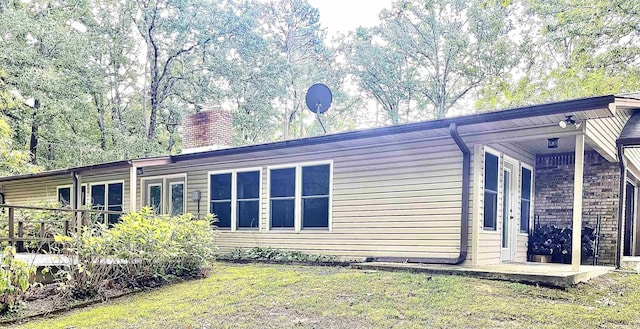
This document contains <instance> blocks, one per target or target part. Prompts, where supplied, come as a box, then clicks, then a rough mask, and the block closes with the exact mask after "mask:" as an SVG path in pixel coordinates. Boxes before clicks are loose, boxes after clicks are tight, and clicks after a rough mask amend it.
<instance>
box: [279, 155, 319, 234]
mask: <svg viewBox="0 0 640 329" xmlns="http://www.w3.org/2000/svg"><path fill="white" fill-rule="evenodd" d="M330 185H331V165H330V164H319V165H306V164H302V165H298V166H296V167H290V168H273V169H270V170H269V209H270V213H269V219H270V222H271V228H272V229H299V228H302V229H328V228H329V209H330V207H329V203H330V189H331V188H330ZM297 207H299V208H297Z"/></svg>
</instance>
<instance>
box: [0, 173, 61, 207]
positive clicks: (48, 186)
mask: <svg viewBox="0 0 640 329" xmlns="http://www.w3.org/2000/svg"><path fill="white" fill-rule="evenodd" d="M72 183H73V180H72V179H71V176H70V175H60V176H52V177H43V178H33V179H24V180H19V181H14V182H2V183H0V186H2V192H3V193H4V195H5V202H6V203H7V204H13V205H32V206H38V205H42V204H43V203H47V202H57V201H58V190H57V187H58V186H62V185H70V184H72Z"/></svg>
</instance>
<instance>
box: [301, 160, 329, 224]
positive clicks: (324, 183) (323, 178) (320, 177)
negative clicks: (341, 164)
mask: <svg viewBox="0 0 640 329" xmlns="http://www.w3.org/2000/svg"><path fill="white" fill-rule="evenodd" d="M329 178H330V167H329V165H319V166H309V167H302V227H303V228H328V227H329Z"/></svg>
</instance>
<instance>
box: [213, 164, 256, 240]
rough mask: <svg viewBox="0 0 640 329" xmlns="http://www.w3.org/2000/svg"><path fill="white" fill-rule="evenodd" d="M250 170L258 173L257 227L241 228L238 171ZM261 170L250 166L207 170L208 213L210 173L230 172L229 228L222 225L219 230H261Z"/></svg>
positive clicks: (221, 173) (222, 173)
mask: <svg viewBox="0 0 640 329" xmlns="http://www.w3.org/2000/svg"><path fill="white" fill-rule="evenodd" d="M252 171H257V172H258V173H259V177H258V181H259V182H258V227H257V228H250V227H242V228H238V215H237V214H238V184H237V182H238V173H243V172H252ZM262 171H263V168H262V167H250V168H241V169H231V170H215V171H209V172H207V213H208V214H210V213H211V212H210V211H211V175H224V174H231V215H230V217H231V225H230V226H231V227H230V228H226V227H222V228H219V229H220V230H225V231H231V232H235V231H249V232H256V231H258V232H259V231H262V226H263V225H262V202H263V200H264V199H263V197H262V179H263V176H262Z"/></svg>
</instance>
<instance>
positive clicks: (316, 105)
mask: <svg viewBox="0 0 640 329" xmlns="http://www.w3.org/2000/svg"><path fill="white" fill-rule="evenodd" d="M306 100H307V107H308V108H309V110H311V112H313V113H316V114H320V113H324V112H326V111H327V110H328V109H329V107H330V106H331V101H332V100H333V95H332V94H331V90H330V89H329V87H327V86H326V85H324V84H322V83H316V84H315V85H313V86H311V87H309V90H307V97H306Z"/></svg>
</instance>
